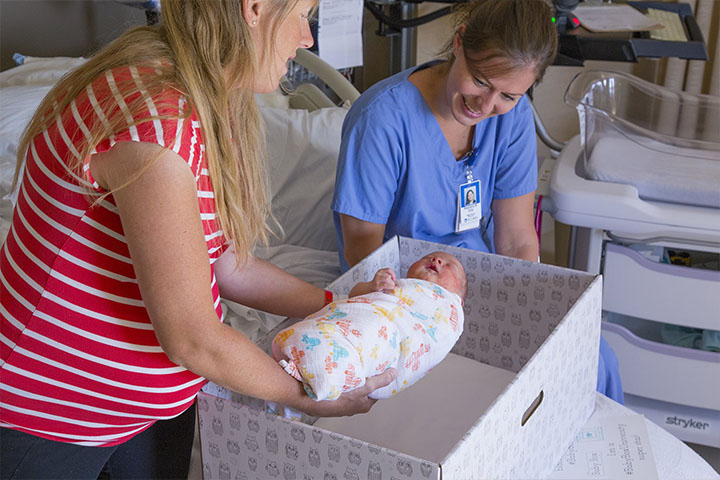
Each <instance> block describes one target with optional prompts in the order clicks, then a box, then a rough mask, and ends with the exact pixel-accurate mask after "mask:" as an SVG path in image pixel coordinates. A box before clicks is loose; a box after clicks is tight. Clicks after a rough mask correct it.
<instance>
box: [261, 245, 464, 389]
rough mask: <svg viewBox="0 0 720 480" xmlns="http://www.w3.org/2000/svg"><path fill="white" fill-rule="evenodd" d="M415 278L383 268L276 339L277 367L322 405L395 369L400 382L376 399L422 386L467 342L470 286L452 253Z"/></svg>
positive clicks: (419, 265)
mask: <svg viewBox="0 0 720 480" xmlns="http://www.w3.org/2000/svg"><path fill="white" fill-rule="evenodd" d="M407 277H408V278H404V279H399V280H396V279H395V274H394V272H393V271H392V270H391V269H389V268H384V269H381V270H379V271H378V272H377V273H376V274H375V277H374V278H373V280H372V281H370V282H361V283H359V284H357V285H355V287H353V289H352V290H351V291H350V295H349V298H347V299H346V300H342V301H337V302H333V303H330V304H329V305H327V306H326V307H325V308H323V309H322V310H320V311H319V312H317V313H314V314H312V315H310V316H308V317H307V318H305V320H302V321H300V322H298V323H296V324H294V325H293V326H291V327H289V328H286V329H285V330H283V331H281V332H280V333H278V335H277V336H276V337H275V339H274V340H273V346H272V352H273V356H274V357H275V360H278V361H279V362H280V365H282V366H283V368H284V369H285V371H286V372H288V373H289V374H291V375H293V376H294V377H295V378H297V379H298V380H300V381H301V382H303V384H304V386H305V390H306V391H307V393H308V395H310V397H311V398H313V399H316V400H318V401H319V400H334V399H336V398H338V397H339V396H340V395H341V394H342V393H344V392H347V391H349V390H353V389H355V388H358V387H360V386H362V385H364V384H365V378H366V377H371V376H373V375H377V374H379V373H382V372H384V371H385V370H386V369H388V368H390V367H394V368H396V369H397V372H398V375H397V378H396V379H395V381H394V382H393V383H391V384H389V385H387V386H385V387H383V388H379V389H377V390H375V391H374V392H373V393H371V394H370V396H371V397H372V398H388V397H390V396H392V395H395V394H396V393H398V392H400V391H401V390H403V389H405V388H407V387H409V386H410V385H412V384H413V383H415V382H417V381H418V380H419V379H420V378H422V377H423V376H424V375H425V374H426V373H427V372H428V371H429V370H430V369H431V368H433V367H434V366H435V365H437V364H438V363H440V361H442V360H443V358H445V356H446V355H447V354H448V353H449V352H450V350H451V349H452V347H453V345H455V342H456V341H457V339H458V337H460V334H461V333H462V329H463V320H464V315H463V310H462V302H463V300H464V297H465V292H466V288H467V284H466V279H465V271H464V269H463V267H462V265H461V264H460V262H459V261H458V260H457V258H455V257H454V256H452V255H450V254H447V253H444V252H433V253H431V254H429V255H426V256H425V257H423V258H422V259H420V260H418V261H417V262H415V263H414V264H413V265H412V266H411V267H410V268H409V269H408V273H407Z"/></svg>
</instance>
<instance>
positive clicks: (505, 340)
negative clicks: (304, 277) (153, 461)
mask: <svg viewBox="0 0 720 480" xmlns="http://www.w3.org/2000/svg"><path fill="white" fill-rule="evenodd" d="M438 249H440V250H445V251H447V252H449V253H451V254H453V255H456V256H457V257H458V258H459V259H460V261H461V262H462V263H463V265H464V266H465V269H466V272H467V274H468V278H469V279H473V281H472V282H470V283H469V285H468V296H467V300H466V303H465V308H464V309H465V314H466V315H465V319H466V320H465V326H466V328H465V329H464V332H463V334H462V336H461V337H460V339H459V340H458V342H457V343H456V346H455V348H454V350H453V352H454V353H456V354H460V355H463V356H466V357H469V358H473V359H476V360H478V361H481V362H484V363H487V364H490V365H493V366H496V367H500V368H505V369H507V370H511V371H513V372H517V371H519V370H520V369H521V368H523V367H527V369H526V371H525V372H524V374H523V375H522V376H520V377H516V380H515V381H514V383H513V388H514V390H513V395H501V396H500V397H499V398H498V399H497V401H496V404H495V406H494V408H499V409H500V410H502V411H507V412H515V411H520V412H524V411H525V410H526V409H527V405H526V404H525V403H526V402H527V401H528V400H527V399H528V398H535V396H536V395H537V394H538V392H537V391H535V389H536V388H537V387H536V384H535V382H537V381H538V379H543V378H547V379H554V381H558V383H557V384H556V388H558V389H559V391H558V392H557V393H553V392H549V391H548V392H545V393H546V395H547V396H548V397H546V398H545V400H544V401H545V402H548V403H552V402H553V399H552V398H550V397H549V396H551V395H553V394H556V395H560V396H561V397H562V398H563V401H562V402H557V403H560V404H561V405H562V408H560V409H558V410H553V409H538V414H537V415H533V416H532V417H531V418H530V421H529V423H528V427H526V428H525V430H526V434H529V435H533V434H535V433H534V432H536V431H543V434H542V437H538V439H536V443H542V444H543V445H560V444H561V443H562V442H564V441H565V439H564V437H565V436H567V435H566V432H565V431H564V430H563V429H562V428H560V426H559V425H561V424H563V420H564V419H567V418H576V417H577V418H580V417H579V415H578V412H579V411H581V410H582V411H585V410H587V411H588V412H590V411H592V408H593V405H594V403H593V404H589V403H588V402H589V400H588V398H590V397H587V396H582V395H581V392H579V391H577V390H578V389H577V388H576V386H577V385H578V384H581V383H582V384H583V385H584V384H585V383H588V385H586V387H588V388H590V389H592V391H593V392H594V384H593V385H590V383H592V382H589V381H588V379H592V378H593V376H594V373H595V372H596V369H597V363H594V364H593V363H588V362H583V361H582V360H584V359H585V357H583V355H586V354H587V352H588V351H594V350H596V348H597V342H598V341H599V328H598V332H597V336H593V335H587V334H586V331H585V329H586V328H587V321H585V318H586V317H587V318H590V319H593V320H594V319H595V318H596V317H597V321H598V324H599V315H600V303H601V293H602V292H601V285H600V282H599V281H596V282H595V283H593V284H592V285H591V283H592V282H593V281H594V280H595V278H594V277H593V276H592V275H588V274H584V273H582V272H575V271H571V270H566V269H561V268H556V267H549V266H542V265H537V264H534V263H531V262H524V261H520V260H514V259H509V258H504V257H499V256H496V255H489V254H482V253H477V252H469V251H466V250H464V249H460V248H453V247H444V246H438V245H437V244H434V243H430V242H423V241H418V240H411V239H404V238H400V239H399V240H398V241H397V242H395V243H394V244H393V243H392V242H389V243H387V244H385V245H384V246H383V247H381V248H380V249H379V250H378V253H377V254H376V255H374V256H373V257H371V258H369V259H366V260H364V261H363V262H361V263H360V264H359V265H357V266H356V267H355V268H354V269H353V270H351V271H349V272H347V273H346V274H344V275H343V276H341V277H340V278H338V279H337V280H336V281H335V282H333V284H331V287H330V288H331V289H332V290H333V291H335V292H338V293H347V291H349V289H350V288H351V287H352V285H354V284H355V283H356V282H357V281H360V280H369V279H370V278H372V276H373V275H374V273H375V272H376V271H377V270H378V268H381V267H387V266H390V267H392V268H394V269H395V270H396V271H397V272H404V271H406V269H407V267H408V266H409V265H410V263H412V261H413V260H414V259H416V258H418V257H420V256H422V255H424V254H426V253H429V252H431V251H434V250H438ZM561 324H563V325H564V327H565V328H564V329H563V330H562V331H561V332H562V337H563V338H560V339H559V340H563V341H565V342H566V343H567V344H568V345H572V348H566V349H563V351H562V355H563V357H564V358H563V359H562V362H552V361H551V360H552V359H551V358H543V357H544V356H550V355H557V353H558V352H556V351H552V350H548V349H539V347H540V346H541V345H542V344H543V342H545V340H546V339H547V337H548V335H550V334H551V333H555V338H554V340H558V338H557V337H558V329H557V327H558V325H561ZM281 328H284V327H283V324H281V325H279V326H278V330H277V331H279V329H281ZM268 338H269V340H272V338H274V333H273V332H270V333H269V334H268V335H267V336H266V337H265V339H261V340H260V341H259V342H258V344H259V345H261V346H262V345H263V340H266V341H267V339H268ZM559 340H558V341H559ZM266 345H269V342H267V343H266ZM263 348H266V351H267V347H263ZM530 360H532V362H531V361H530ZM543 365H553V366H554V367H553V369H549V370H547V369H545V368H543V367H542V366H543ZM576 365H581V366H582V367H578V368H575V369H573V368H574V366H576ZM560 366H564V367H566V368H564V369H563V371H559V370H557V369H558V368H560ZM583 382H584V383H583ZM591 398H592V399H593V400H594V396H592V397H591ZM198 413H199V416H200V425H201V432H200V435H201V438H202V442H201V446H202V449H203V475H204V478H205V479H211V478H235V479H238V480H243V479H256V478H263V479H269V480H275V479H277V480H296V479H298V480H300V479H302V480H310V479H312V480H321V479H327V480H332V479H335V480H355V479H358V480H391V479H393V478H394V479H396V480H415V479H417V480H425V479H437V478H439V475H440V473H439V468H438V465H436V464H434V463H430V462H423V461H422V460H421V459H417V458H413V457H409V456H406V455H404V454H402V453H398V452H393V451H391V450H388V449H386V448H382V447H379V446H376V445H372V444H368V443H366V442H360V441H357V440H354V439H350V438H347V437H344V436H342V435H337V434H334V433H331V432H328V431H324V430H321V429H318V428H314V427H313V426H312V422H313V419H311V418H309V417H308V418H303V422H305V423H303V422H296V421H291V420H286V419H283V418H280V417H275V416H274V415H271V414H266V413H265V405H264V402H262V401H261V400H258V399H254V398H251V397H247V396H243V395H239V394H237V393H234V392H229V391H227V390H226V389H224V388H221V387H218V386H217V385H214V384H208V385H206V386H205V387H204V388H203V392H201V393H200V395H199V398H198ZM500 417H501V416H499V415H488V416H485V417H482V418H481V419H480V420H479V422H478V424H476V425H475V428H476V429H480V430H481V431H493V432H498V438H500V439H503V440H502V441H500V440H499V441H497V442H486V441H485V440H486V438H485V437H483V436H470V437H467V438H466V439H465V440H464V441H463V442H461V443H460V444H459V445H458V449H457V451H456V452H455V453H454V455H453V457H452V459H453V460H452V461H450V463H448V464H446V465H443V467H442V468H443V477H447V478H486V477H487V478H491V477H494V478H524V477H529V476H542V475H528V474H526V472H544V474H545V475H547V474H549V473H550V471H552V468H553V467H554V465H552V464H549V463H548V462H550V459H548V458H547V456H542V455H541V456H529V455H520V454H519V451H518V445H519V443H517V442H516V443H512V442H511V440H512V438H511V435H510V434H509V431H508V427H507V424H508V423H513V424H514V423H515V422H507V419H506V418H500ZM573 421H574V422H579V421H580V420H573ZM582 421H583V422H584V419H582ZM517 423H518V424H519V420H518V422H517ZM580 426H581V424H580V423H578V424H577V425H575V424H573V425H570V426H568V425H565V428H566V429H567V428H570V429H572V428H575V431H577V429H579V428H580ZM538 435H539V434H538ZM524 441H528V439H524ZM506 442H510V443H507V444H506Z"/></svg>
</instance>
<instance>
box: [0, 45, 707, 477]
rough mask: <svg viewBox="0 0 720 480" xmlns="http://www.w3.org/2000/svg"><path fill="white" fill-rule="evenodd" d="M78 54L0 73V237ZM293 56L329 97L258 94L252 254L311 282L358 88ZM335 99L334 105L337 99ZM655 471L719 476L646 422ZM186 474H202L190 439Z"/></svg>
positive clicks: (610, 405)
mask: <svg viewBox="0 0 720 480" xmlns="http://www.w3.org/2000/svg"><path fill="white" fill-rule="evenodd" d="M82 61H83V60H82V59H77V58H49V59H41V58H28V59H25V63H24V65H21V66H19V67H16V68H13V69H11V70H8V71H5V72H1V73H0V240H2V239H3V238H4V236H5V235H6V234H7V229H8V228H9V222H10V219H11V211H12V204H11V202H10V193H11V192H10V183H11V181H12V174H13V171H14V166H15V155H16V152H17V144H18V140H19V137H20V135H21V132H22V130H23V128H24V126H25V124H26V123H27V122H28V120H29V119H30V116H31V114H32V112H33V110H34V108H35V107H36V106H37V105H38V104H39V102H40V100H41V98H42V96H43V95H44V94H45V93H47V91H48V90H49V88H50V86H51V85H52V84H53V83H54V82H56V81H57V80H58V79H59V78H60V77H61V76H62V75H63V74H64V73H65V72H66V71H67V70H69V69H70V68H74V67H76V66H78V65H80V64H81V63H82ZM296 61H297V62H298V63H300V64H302V65H304V66H305V67H306V68H308V69H310V70H311V71H312V72H313V73H314V74H315V75H316V76H317V77H318V78H320V79H321V80H323V82H329V84H330V89H331V90H333V91H334V92H335V97H337V98H336V99H333V100H331V99H330V98H328V97H327V96H326V95H324V93H323V91H322V90H323V89H322V88H318V87H317V85H315V84H312V85H310V84H307V85H305V84H304V85H295V86H294V87H293V88H295V91H296V93H295V94H294V95H292V96H285V95H282V94H281V93H279V92H278V93H274V94H269V95H263V96H259V97H258V102H259V103H260V105H261V112H262V116H263V119H264V121H265V125H266V135H267V137H268V139H271V140H272V141H270V142H268V151H269V156H270V158H269V165H268V168H269V175H270V183H271V190H272V207H273V212H274V214H275V216H276V218H277V219H278V221H279V222H280V224H281V225H282V227H283V229H284V234H283V235H279V236H278V237H277V238H273V239H271V242H270V245H268V246H267V247H258V248H256V250H255V252H254V253H255V254H256V255H257V256H259V257H262V258H265V259H268V260H269V261H271V262H272V263H274V264H276V265H278V266H279V267H281V268H284V269H286V270H287V271H289V272H290V273H293V274H295V275H297V276H299V277H301V278H303V279H305V280H307V281H309V282H311V283H314V284H316V285H319V286H322V285H327V284H328V283H330V282H331V281H332V280H334V279H335V278H336V277H337V276H338V275H339V273H340V269H339V263H338V254H337V251H336V246H335V231H334V225H333V221H332V214H331V211H330V200H331V197H332V191H333V186H334V176H335V165H336V161H337V152H338V149H339V144H340V128H341V125H342V121H343V118H344V116H345V114H346V112H347V106H348V105H349V104H350V103H352V101H353V100H354V99H355V98H357V96H358V92H357V91H356V90H355V89H354V87H352V85H351V84H350V83H349V82H347V80H345V79H344V78H343V77H342V76H341V75H339V74H337V72H334V71H333V70H332V69H331V68H330V67H328V66H327V65H325V64H324V62H322V61H321V60H320V59H318V58H317V57H315V56H313V55H312V54H310V53H309V52H304V51H298V54H297V57H296ZM338 104H340V105H338ZM222 305H223V312H224V315H225V322H226V323H228V324H230V325H231V326H232V327H233V328H237V329H239V330H241V331H242V332H243V333H245V334H246V335H247V336H248V337H250V338H251V339H254V340H257V339H258V338H260V337H261V336H263V335H265V334H266V333H267V332H269V331H270V330H271V329H272V328H274V327H275V326H276V325H277V324H278V323H279V322H280V321H282V320H283V319H282V318H280V317H277V316H274V315H270V314H267V313H264V312H259V311H256V310H253V309H250V308H248V307H245V306H243V305H239V304H236V303H233V302H229V301H226V300H223V301H222ZM629 413H631V412H629V411H628V410H627V409H626V408H625V407H623V406H621V405H619V404H617V403H615V402H613V401H612V400H609V399H607V398H606V397H603V396H601V395H598V399H597V404H596V412H595V415H596V416H614V415H625V414H629ZM647 426H648V432H649V435H650V440H651V445H652V448H653V451H654V452H656V455H655V456H656V459H657V462H658V463H657V465H658V472H659V474H660V478H668V479H671V478H672V479H676V478H688V479H690V478H720V477H718V476H717V475H716V473H715V472H713V471H712V469H711V468H710V467H709V465H708V464H707V463H706V462H705V461H704V460H703V459H702V458H700V457H699V456H698V455H697V454H696V453H695V452H693V451H692V450H691V449H690V448H689V447H687V446H686V445H684V444H683V443H681V442H680V441H678V440H677V439H676V438H675V437H673V436H672V435H670V434H668V433H667V432H665V431H664V430H662V429H661V428H660V427H658V426H657V425H655V424H654V423H651V422H648V423H647ZM195 445H196V448H195V449H194V454H193V461H192V464H191V472H190V476H189V478H192V479H199V478H201V476H202V473H201V472H202V467H201V460H200V455H199V451H200V449H199V443H198V442H197V441H196V443H195Z"/></svg>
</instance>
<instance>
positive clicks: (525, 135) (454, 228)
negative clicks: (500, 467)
mask: <svg viewBox="0 0 720 480" xmlns="http://www.w3.org/2000/svg"><path fill="white" fill-rule="evenodd" d="M456 25H457V26H456V29H455V32H454V34H453V36H452V39H451V40H450V41H449V42H448V44H447V45H446V47H445V51H444V58H443V59H441V60H437V61H434V62H430V63H427V64H424V65H420V66H418V67H414V68H411V69H408V70H405V71H403V72H400V73H398V74H396V75H393V76H391V77H389V78H387V79H385V80H383V81H381V82H379V83H377V84H375V85H374V86H372V87H371V88H370V89H368V90H367V91H366V92H365V93H363V95H361V96H360V98H359V99H358V100H357V101H356V102H355V103H354V104H353V106H352V108H351V109H350V111H349V113H348V115H347V116H346V118H345V122H344V124H343V129H342V143H341V147H340V156H339V161H338V170H337V177H336V183H335V196H334V198H333V203H332V208H333V210H334V218H335V227H336V230H337V240H338V248H339V252H340V263H341V267H342V269H343V270H346V269H347V268H349V267H350V266H352V265H354V264H356V263H357V262H359V261H360V260H362V259H363V258H364V257H365V256H367V255H368V254H369V253H371V252H372V251H373V250H375V249H376V248H377V247H379V246H380V245H381V244H382V243H383V242H384V241H385V240H387V239H389V238H391V237H393V236H394V235H402V236H406V237H413V238H418V239H422V240H429V241H433V242H438V243H444V244H448V245H455V246H460V247H464V248H470V249H474V250H479V251H483V252H493V253H497V254H501V255H505V256H510V257H515V258H521V259H525V260H530V261H537V259H538V249H539V247H538V239H537V234H536V232H535V228H534V224H533V203H534V196H535V189H536V187H537V146H536V141H535V127H534V122H533V116H532V111H531V108H530V105H529V99H528V98H527V96H526V95H525V92H526V91H527V90H528V89H530V87H532V86H533V85H534V84H536V83H537V82H539V81H540V80H541V79H542V77H543V74H544V72H545V69H546V68H547V66H548V65H550V64H551V63H552V61H553V60H554V58H555V55H556V52H557V32H556V29H555V26H554V24H553V23H552V21H551V11H550V8H549V7H548V5H547V4H546V3H545V2H544V1H543V0H474V1H472V2H468V3H466V4H462V6H461V7H460V9H459V10H458V12H457V17H456ZM469 190H472V191H473V193H474V194H475V200H476V201H475V202H474V203H468V202H467V200H466V199H467V196H466V194H467V192H468V191H469ZM600 352H601V359H600V371H599V376H598V390H599V391H601V392H603V393H606V394H607V395H609V396H611V398H613V399H615V400H617V401H620V402H622V387H621V384H620V377H619V372H618V369H617V359H616V358H615V355H614V353H613V352H612V350H611V349H610V347H609V345H607V343H606V342H605V341H604V340H602V341H601V348H600Z"/></svg>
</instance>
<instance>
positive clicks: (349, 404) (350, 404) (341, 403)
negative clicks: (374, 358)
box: [298, 368, 398, 417]
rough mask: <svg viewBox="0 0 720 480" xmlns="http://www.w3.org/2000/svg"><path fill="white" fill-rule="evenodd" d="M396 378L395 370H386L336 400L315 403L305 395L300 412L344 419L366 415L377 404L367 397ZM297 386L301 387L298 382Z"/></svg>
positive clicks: (374, 400) (314, 415)
mask: <svg viewBox="0 0 720 480" xmlns="http://www.w3.org/2000/svg"><path fill="white" fill-rule="evenodd" d="M397 376H398V373H397V370H395V369H394V368H388V369H387V370H385V371H384V372H383V373H381V374H379V375H375V376H373V377H369V378H367V379H366V380H365V384H364V385H363V386H362V387H359V388H356V389H354V390H351V391H349V392H346V393H343V394H342V395H340V396H339V397H338V398H337V400H323V401H320V402H316V401H315V400H311V399H310V397H308V396H307V395H305V400H306V402H305V404H306V405H303V407H301V408H300V410H301V411H303V412H305V413H307V414H308V415H311V416H313V417H345V416H351V415H355V414H357V413H367V412H368V411H370V407H372V406H373V405H374V404H375V402H377V400H376V399H374V398H370V397H368V395H370V394H371V393H372V392H374V391H375V390H377V389H378V388H382V387H385V386H387V385H389V384H390V383H391V382H393V381H394V380H395V379H396V378H397ZM298 385H301V384H300V382H298Z"/></svg>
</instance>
